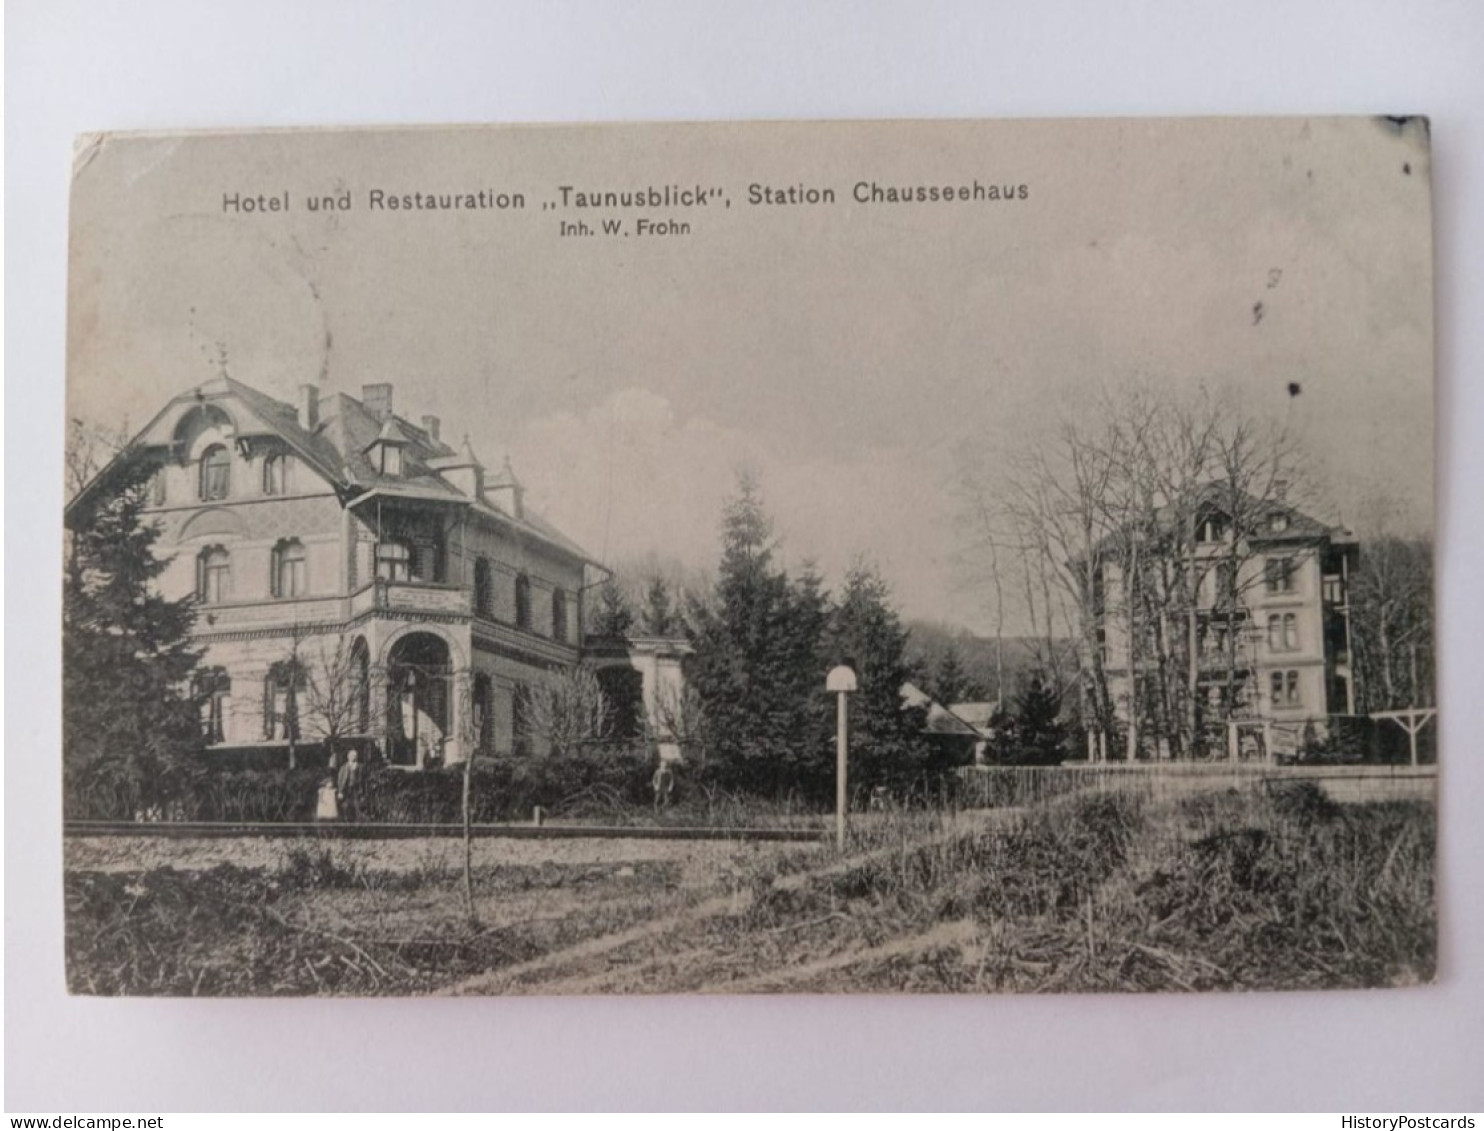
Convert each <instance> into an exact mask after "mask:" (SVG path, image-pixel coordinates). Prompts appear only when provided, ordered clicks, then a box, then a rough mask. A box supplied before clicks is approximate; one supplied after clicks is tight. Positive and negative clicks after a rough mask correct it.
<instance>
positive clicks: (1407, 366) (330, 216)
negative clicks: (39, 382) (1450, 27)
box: [58, 116, 1441, 997]
mask: <svg viewBox="0 0 1484 1131" xmlns="http://www.w3.org/2000/svg"><path fill="white" fill-rule="evenodd" d="M1431 179H1432V168H1431V149H1430V139H1429V124H1428V122H1427V120H1426V119H1424V118H1420V117H1392V118H1388V117H1341V118H1329V117H1312V118H1310V117H1298V116H1295V117H1288V118H1251V119H1240V118H1232V119H1215V118H1205V119H1165V120H1158V119H1143V120H1101V121H1073V120H1067V121H1036V122H1030V121H1021V122H1016V121H955V122H946V121H944V122H932V121H921V122H892V123H884V122H882V123H872V122H850V123H847V122H838V123H783V122H776V123H759V124H745V123H728V124H690V125H632V126H620V125H605V126H566V127H544V128H543V127H507V128H479V127H469V128H459V129H454V128H448V129H443V128H419V129H387V130H380V129H377V130H371V129H367V130H343V131H332V130H295V131H277V132H260V133H252V132H218V133H195V134H138V135H128V134H120V135H112V134H111V135H97V136H92V137H85V138H82V139H79V142H78V146H77V151H76V156H75V163H74V169H73V179H72V199H71V249H70V265H69V310H68V359H67V368H68V372H67V445H66V472H67V476H68V484H67V502H66V511H65V529H66V534H65V545H64V548H63V549H64V554H63V562H62V573H63V624H62V656H63V673H62V674H63V697H62V705H63V749H62V764H61V765H60V767H58V769H59V772H60V773H61V775H62V778H63V803H64V817H65V822H64V837H65V854H64V864H65V871H64V884H65V909H66V978H67V986H68V989H69V991H70V992H72V993H74V994H81V995H127V996H146V995H159V996H170V997H181V996H208V997H213V996H214V997H220V996H283V995H287V996H295V995H342V996H367V995H376V996H401V995H513V994H539V995H552V994H734V993H753V994H757V993H762V994H780V993H788V994H794V993H913V994H927V993H955V994H994V993H1057V992H1082V993H1086V992H1130V993H1143V992H1151V991H1157V992H1164V991H1170V992H1183V993H1190V992H1205V991H1232V990H1324V989H1356V988H1376V987H1398V986H1412V985H1417V984H1421V983H1428V982H1431V981H1432V980H1433V978H1434V977H1435V972H1436V969H1437V914H1438V908H1437V900H1436V896H1435V887H1434V884H1435V856H1436V852H1435V845H1436V839H1437V838H1436V817H1435V804H1436V794H1437V782H1438V768H1439V763H1440V760H1441V759H1440V754H1439V750H1438V743H1437V723H1436V717H1435V715H1436V693H1435V676H1434V670H1435V669H1434V647H1433V636H1434V624H1435V607H1434V596H1433V595H1434V556H1433V544H1434V543H1433V539H1434V507H1433V494H1434V492H1433V461H1434V448H1433V370H1434V359H1433V295H1432V270H1433V245H1432V210H1431Z"/></svg>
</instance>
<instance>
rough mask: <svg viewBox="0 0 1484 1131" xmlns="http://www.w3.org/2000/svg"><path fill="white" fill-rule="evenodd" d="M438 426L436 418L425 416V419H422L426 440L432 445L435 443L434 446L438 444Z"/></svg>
mask: <svg viewBox="0 0 1484 1131" xmlns="http://www.w3.org/2000/svg"><path fill="white" fill-rule="evenodd" d="M438 424H439V420H438V418H437V417H436V416H425V417H423V431H424V432H426V433H427V434H428V438H429V439H430V440H432V441H433V443H435V444H436V443H438V442H439V440H438Z"/></svg>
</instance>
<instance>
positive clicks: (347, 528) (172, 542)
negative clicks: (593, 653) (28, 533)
mask: <svg viewBox="0 0 1484 1131" xmlns="http://www.w3.org/2000/svg"><path fill="white" fill-rule="evenodd" d="M138 460H147V461H149V463H150V464H151V465H153V466H154V467H155V468H156V470H155V472H154V476H153V479H152V481H151V485H150V503H151V509H150V517H151V518H153V519H154V520H156V521H157V522H158V524H159V526H160V528H161V531H162V534H161V537H160V539H159V542H158V543H157V547H158V548H159V550H160V551H161V552H162V553H165V554H168V555H172V557H171V561H170V564H169V566H168V568H167V570H166V572H165V573H164V574H163V575H162V578H161V582H160V584H161V588H162V589H163V591H164V593H165V595H166V596H169V597H183V596H186V595H190V594H194V596H195V600H196V602H197V606H198V607H197V619H196V626H195V638H196V640H197V641H198V643H199V644H200V646H201V647H202V648H203V649H204V651H205V658H204V660H203V662H202V666H201V668H200V674H199V676H198V687H197V689H196V692H197V697H198V700H199V701H200V702H201V704H202V707H201V710H202V726H203V728H204V730H205V733H206V737H207V740H208V744H209V746H210V747H211V748H213V749H215V750H221V751H225V750H252V749H258V750H263V751H267V752H273V751H279V750H282V751H289V750H292V749H294V748H295V747H302V746H304V745H308V744H315V743H319V744H323V741H324V739H326V738H327V737H333V738H335V739H336V740H337V742H342V741H343V742H344V743H355V744H358V745H362V746H371V747H373V748H374V750H375V751H376V752H377V753H378V754H379V755H380V756H382V757H384V758H385V759H386V760H387V761H389V762H391V763H392V764H397V765H405V766H430V765H437V764H440V763H442V764H449V763H454V762H459V761H462V760H463V759H464V758H466V757H468V756H469V754H470V752H471V748H472V749H473V750H475V751H478V752H485V753H517V754H518V753H523V752H527V751H532V750H535V751H536V752H539V749H540V745H541V743H540V738H539V735H536V734H533V732H532V728H531V727H530V725H529V718H528V717H527V716H528V714H529V704H530V694H531V689H532V688H533V687H534V686H535V685H536V683H537V681H539V680H541V679H543V678H547V677H548V675H549V673H551V672H553V671H560V670H562V669H567V668H572V667H574V666H575V665H577V664H578V663H579V662H581V661H582V659H583V654H582V649H581V644H582V640H583V606H584V602H585V598H586V596H587V594H588V592H589V589H590V588H591V586H592V584H593V582H594V580H595V579H596V578H597V577H598V576H601V573H602V572H605V571H602V570H601V567H599V566H597V563H595V562H594V561H593V560H592V558H591V557H590V556H589V555H588V554H587V553H585V552H584V551H583V550H582V549H581V548H580V547H579V546H577V545H576V544H575V543H574V542H572V541H571V540H570V539H568V538H567V537H565V536H564V535H563V534H562V533H561V532H560V531H558V530H557V529H555V528H554V527H553V526H552V525H551V524H550V523H548V522H546V521H545V520H543V519H542V518H541V517H540V516H539V515H537V514H535V513H533V512H532V511H531V510H530V508H528V507H527V506H526V505H525V499H524V497H523V496H524V492H523V489H522V486H521V484H520V482H519V481H518V480H517V479H516V477H515V475H514V473H513V472H512V471H511V469H510V465H509V462H508V461H506V463H505V466H504V467H503V469H502V470H501V471H500V472H499V473H497V474H495V475H489V474H487V473H486V469H485V468H484V466H483V465H482V464H481V463H480V461H479V460H478V458H476V456H475V455H474V453H473V451H472V450H471V449H470V446H469V444H468V441H467V439H466V440H465V441H464V442H463V443H462V444H460V445H459V446H458V447H454V446H452V445H450V444H449V443H447V442H445V440H444V439H443V437H442V435H441V433H440V426H439V421H438V419H437V418H436V417H432V416H424V417H422V418H421V422H420V423H419V424H413V423H412V422H411V421H409V420H407V419H405V418H403V417H401V416H398V415H397V414H396V412H395V411H394V407H393V388H392V386H391V385H389V384H375V385H367V386H365V387H364V388H363V389H362V394H361V399H360V400H357V399H355V398H354V397H351V396H347V395H345V394H336V395H333V396H329V397H325V398H321V397H320V395H319V391H318V389H317V387H316V386H313V385H305V386H302V387H301V388H300V392H299V397H298V402H297V404H288V403H284V402H281V401H278V400H275V399H273V398H271V397H268V396H266V395H264V394H263V393H260V392H258V391H256V390H254V389H252V388H249V387H247V386H246V385H244V384H242V383H241V382H239V381H236V380H233V379H232V378H230V377H227V376H225V375H222V376H220V377H218V378H216V379H214V380H212V381H209V382H207V383H206V384H204V385H202V386H200V387H199V388H196V389H192V390H190V391H188V392H186V393H184V394H182V395H180V396H177V397H176V398H174V399H173V400H171V401H170V402H169V403H168V404H167V405H166V406H165V407H164V408H163V409H162V410H161V411H160V412H159V414H158V415H156V416H155V418H154V419H153V420H151V421H150V422H149V424H148V425H147V426H146V427H145V428H144V430H143V431H142V432H140V433H139V435H138V436H137V437H136V438H135V439H134V441H133V443H132V444H131V445H130V446H129V447H128V448H127V449H126V451H125V452H124V453H122V454H121V455H120V456H119V457H118V458H117V459H115V461H114V462H113V463H112V464H110V465H109V467H108V468H105V469H104V470H103V472H102V473H100V475H99V476H98V477H97V478H96V479H95V480H94V481H93V483H92V484H90V485H89V486H88V487H87V488H85V489H84V490H83V492H82V493H81V494H80V495H79V497H78V499H77V500H74V501H73V503H72V504H71V506H70V507H69V511H68V518H69V521H72V520H73V519H74V517H75V515H76V514H77V513H79V505H80V504H81V503H83V502H84V501H85V499H86V497H87V496H89V495H91V494H92V493H94V492H98V491H106V490H108V489H109V488H110V485H111V484H114V483H116V482H117V479H118V477H119V474H120V472H121V471H122V469H123V468H125V467H126V466H127V465H130V464H132V463H134V462H135V461H138ZM653 652H654V649H652V648H651V649H634V650H625V649H624V648H623V647H622V646H617V645H615V643H614V642H607V643H606V645H605V648H604V649H603V651H602V654H601V656H598V657H595V662H594V666H595V667H599V668H606V669H609V670H610V671H612V672H613V674H618V673H620V672H623V671H628V672H630V673H632V679H631V680H628V681H625V680H618V681H616V682H617V685H619V686H623V685H624V684H626V683H628V684H631V685H632V689H633V691H634V693H636V694H647V695H648V696H649V697H650V698H652V697H653V694H654V693H653V689H652V686H651V685H652V683H653V682H654V680H655V679H656V678H661V677H662V675H661V673H658V672H657V667H658V663H657V661H656V659H655V657H654V655H652V653H653ZM671 666H673V667H674V668H675V669H676V671H678V658H676V659H674V661H673V664H672V665H671ZM600 674H601V673H600ZM668 674H670V675H671V676H672V677H673V674H674V673H668Z"/></svg>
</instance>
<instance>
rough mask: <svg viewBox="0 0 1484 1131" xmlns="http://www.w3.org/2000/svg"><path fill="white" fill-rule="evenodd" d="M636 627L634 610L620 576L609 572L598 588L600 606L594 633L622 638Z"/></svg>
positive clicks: (594, 624)
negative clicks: (625, 594)
mask: <svg viewBox="0 0 1484 1131" xmlns="http://www.w3.org/2000/svg"><path fill="white" fill-rule="evenodd" d="M633 627H634V612H633V610H632V609H630V608H629V600H628V598H627V597H625V596H624V592H623V587H622V586H621V585H619V583H618V578H616V577H614V576H613V575H612V574H609V575H608V576H607V577H606V578H604V579H603V584H602V586H601V587H600V588H599V590H598V608H597V610H596V613H595V615H594V617H593V625H592V635H594V636H603V637H609V638H612V639H615V640H622V639H624V638H625V637H627V636H628V634H629V631H630V630H631V629H632V628H633Z"/></svg>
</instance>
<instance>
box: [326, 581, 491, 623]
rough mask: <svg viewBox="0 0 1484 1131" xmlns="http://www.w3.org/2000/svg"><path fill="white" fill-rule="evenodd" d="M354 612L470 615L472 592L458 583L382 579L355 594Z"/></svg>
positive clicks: (351, 601) (351, 602)
mask: <svg viewBox="0 0 1484 1131" xmlns="http://www.w3.org/2000/svg"><path fill="white" fill-rule="evenodd" d="M350 611H351V615H352V616H360V615H361V614H363V613H367V612H372V611H375V612H385V613H394V614H395V613H436V614H439V615H442V616H468V615H469V613H470V593H469V591H468V590H466V589H464V588H462V587H460V586H458V585H447V584H443V583H441V582H434V581H384V580H380V579H378V580H377V581H375V582H373V583H372V584H370V585H368V586H366V588H364V589H362V590H361V591H360V592H359V593H356V594H354V595H353V596H352V597H351V599H350Z"/></svg>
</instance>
